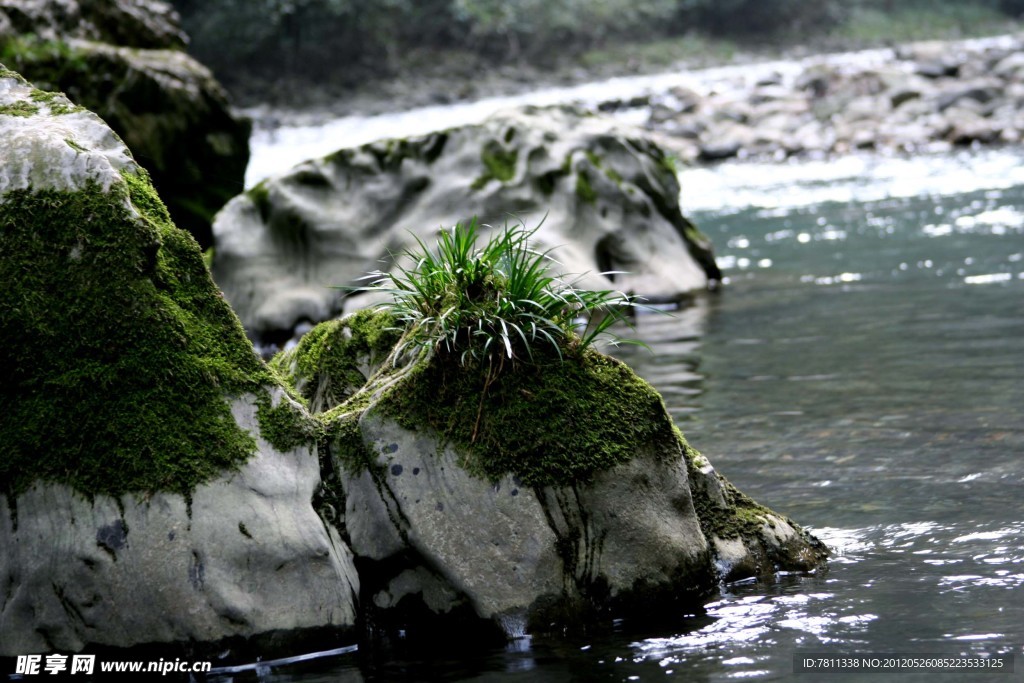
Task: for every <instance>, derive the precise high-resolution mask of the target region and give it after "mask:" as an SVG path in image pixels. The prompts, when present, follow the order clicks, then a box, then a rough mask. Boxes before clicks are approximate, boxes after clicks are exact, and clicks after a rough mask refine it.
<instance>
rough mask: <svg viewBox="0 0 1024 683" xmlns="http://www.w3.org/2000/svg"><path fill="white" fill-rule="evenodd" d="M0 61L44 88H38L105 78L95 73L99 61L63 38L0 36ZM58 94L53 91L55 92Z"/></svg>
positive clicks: (48, 88)
mask: <svg viewBox="0 0 1024 683" xmlns="http://www.w3.org/2000/svg"><path fill="white" fill-rule="evenodd" d="M0 63H3V64H6V65H7V66H9V67H12V68H13V69H14V70H15V71H17V72H19V73H21V74H23V75H25V76H27V77H28V78H29V79H30V80H31V81H32V82H33V83H35V84H36V85H38V86H41V88H42V90H41V91H39V92H42V91H46V90H54V89H59V84H61V83H65V82H72V81H76V80H77V81H79V82H82V83H91V82H94V81H97V80H98V79H101V78H102V76H100V75H99V74H97V73H96V66H97V65H95V64H92V65H90V62H89V56H88V54H87V53H86V52H84V51H82V50H79V49H77V48H75V47H73V46H71V45H70V44H68V43H65V42H63V41H59V40H42V39H40V38H38V37H36V36H34V35H21V36H10V37H7V38H6V39H0ZM4 75H5V76H6V75H7V74H6V73H5V74H4ZM56 94H57V93H51V95H53V96H56ZM33 99H35V98H33ZM36 101H45V100H36ZM63 106H66V107H68V108H69V109H71V108H73V109H75V110H80V109H81V108H79V107H72V105H70V104H68V105H63ZM54 113H55V114H57V113H67V112H63V111H62V112H54Z"/></svg>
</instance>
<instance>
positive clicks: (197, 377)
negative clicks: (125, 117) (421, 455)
mask: <svg viewBox="0 0 1024 683" xmlns="http://www.w3.org/2000/svg"><path fill="white" fill-rule="evenodd" d="M122 178H123V182H118V183H115V184H114V185H113V186H112V187H111V189H110V191H109V193H103V191H102V190H101V189H100V188H98V187H89V188H85V189H83V190H81V191H76V192H67V191H55V190H40V191H37V192H33V191H29V190H17V191H12V192H7V193H5V194H4V195H2V197H0V201H2V206H3V211H2V212H0V281H3V282H5V283H8V292H7V294H6V296H5V297H4V299H3V301H2V302H0V385H2V386H3V387H4V392H3V398H2V399H0V400H2V402H3V406H2V407H0V443H3V444H4V451H3V454H2V455H0V481H2V482H3V483H4V487H5V488H6V490H7V492H8V493H15V492H19V491H22V490H24V489H25V488H27V487H28V486H29V485H31V483H32V482H33V481H36V480H48V481H57V482H62V483H66V484H69V485H71V486H72V487H74V488H76V489H77V490H79V491H81V492H83V493H85V494H87V495H93V494H110V495H115V496H116V495H120V494H124V493H128V492H143V491H159V490H165V491H176V492H181V493H184V494H188V493H189V492H190V491H191V490H192V488H193V487H194V486H195V485H196V484H198V483H200V482H203V481H206V480H208V479H210V478H212V477H215V476H217V475H219V474H220V473H221V472H223V471H224V470H226V469H231V468H234V467H237V466H238V465H240V464H241V463H243V462H244V461H245V460H246V459H248V458H249V456H250V455H251V454H252V453H253V451H254V449H255V441H254V440H253V438H252V437H251V436H250V435H249V434H248V433H246V432H245V431H243V430H242V429H241V428H239V427H238V425H237V424H236V423H235V420H234V418H233V417H232V414H231V410H230V406H229V404H228V402H227V400H226V398H225V397H226V396H231V395H241V394H243V393H248V392H253V393H255V392H257V391H259V390H260V387H261V386H262V385H263V384H266V383H270V382H272V381H273V376H272V375H271V374H270V372H269V370H268V369H267V368H266V366H264V365H263V364H262V362H261V361H260V360H259V358H258V356H257V355H256V354H255V352H254V350H253V348H252V345H251V343H250V342H249V341H248V340H247V339H246V337H245V334H244V332H243V330H242V327H241V325H240V323H239V322H238V319H237V317H236V316H235V314H234V313H233V312H232V311H231V309H230V308H229V307H228V305H227V303H226V302H225V301H224V300H223V298H222V296H221V294H220V292H219V290H218V289H217V287H216V286H215V285H214V283H213V282H212V281H211V280H210V277H209V274H208V272H207V270H206V267H205V266H204V265H203V261H202V256H201V254H200V251H199V248H198V245H197V244H196V242H195V240H194V239H193V238H192V237H191V235H189V234H188V233H185V232H183V231H181V230H178V229H177V228H175V227H174V226H173V224H172V223H171V221H170V219H169V217H168V215H167V211H166V209H165V208H164V205H163V204H162V202H161V201H160V200H159V198H158V197H157V196H156V193H155V192H154V190H153V188H152V186H151V185H150V183H149V180H148V177H147V176H146V175H145V173H144V172H141V173H140V174H138V175H135V174H134V173H132V172H130V171H125V172H123V173H122ZM131 207H134V211H133V210H132V208H131Z"/></svg>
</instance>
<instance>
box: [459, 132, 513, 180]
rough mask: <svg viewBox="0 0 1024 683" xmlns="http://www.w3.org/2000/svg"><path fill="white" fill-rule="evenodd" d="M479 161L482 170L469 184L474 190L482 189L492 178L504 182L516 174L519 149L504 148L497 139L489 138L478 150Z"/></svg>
mask: <svg viewBox="0 0 1024 683" xmlns="http://www.w3.org/2000/svg"><path fill="white" fill-rule="evenodd" d="M480 161H481V162H483V165H484V172H483V173H482V174H481V175H480V177H478V178H477V179H476V180H474V181H473V184H472V185H471V186H470V187H472V188H473V189H474V190H479V189H482V188H483V187H484V186H485V185H486V184H487V183H489V182H490V181H492V180H497V181H500V182H503V183H506V182H508V181H510V180H512V178H514V177H515V174H516V163H517V162H518V161H519V150H517V149H505V147H503V146H502V145H501V143H499V142H498V141H497V140H490V141H488V143H487V144H486V145H484V147H483V149H481V150H480Z"/></svg>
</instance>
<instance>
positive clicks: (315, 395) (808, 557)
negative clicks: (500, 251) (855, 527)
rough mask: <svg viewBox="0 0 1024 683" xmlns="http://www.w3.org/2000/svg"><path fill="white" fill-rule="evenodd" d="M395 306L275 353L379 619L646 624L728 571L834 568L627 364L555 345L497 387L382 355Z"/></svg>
mask: <svg viewBox="0 0 1024 683" xmlns="http://www.w3.org/2000/svg"><path fill="white" fill-rule="evenodd" d="M388 315H389V314H387V313H383V312H370V311H362V312H360V313H358V314H357V315H356V316H354V317H348V318H345V319H343V320H341V321H332V322H328V323H323V324H321V325H320V326H318V327H317V328H314V330H313V331H312V332H310V333H309V334H308V335H307V336H306V337H304V338H303V340H302V341H301V342H300V344H299V346H298V347H297V348H296V349H293V350H290V351H288V352H285V353H283V354H280V355H279V356H277V357H276V358H275V360H274V364H275V365H276V366H277V367H278V369H279V370H281V371H282V372H283V373H285V374H287V375H288V376H290V377H291V378H292V379H293V380H295V381H296V387H297V389H299V390H300V391H302V392H303V393H304V395H305V396H307V398H310V399H311V400H313V402H314V404H315V405H316V410H318V411H319V415H320V417H321V418H322V419H323V420H324V421H325V423H326V429H327V432H328V435H329V437H328V444H329V447H330V451H329V452H330V453H331V461H330V462H331V469H332V473H331V474H330V475H326V476H325V482H324V486H325V489H324V494H323V495H322V497H321V499H320V500H321V505H322V510H323V514H324V516H325V517H326V518H328V519H332V520H333V521H334V524H335V525H336V526H337V527H338V528H339V529H344V536H345V538H346V540H347V541H348V543H349V544H350V546H351V548H352V549H353V552H354V553H355V555H356V563H357V566H359V567H360V568H361V579H362V583H361V586H362V591H363V592H362V600H361V604H362V608H363V609H364V610H366V614H367V615H368V616H367V619H368V621H369V622H372V623H374V624H376V625H377V626H378V627H380V628H382V629H385V630H387V629H395V630H396V631H397V630H399V629H401V630H404V631H406V632H407V633H408V634H417V635H426V636H427V637H429V634H430V633H432V632H433V633H436V632H437V630H438V629H439V628H443V630H444V632H445V633H450V632H451V629H455V628H458V627H462V628H465V629H466V630H468V631H470V632H475V633H477V634H480V633H481V627H480V620H484V621H486V622H489V623H490V624H491V625H492V626H493V627H494V629H493V630H494V631H495V632H500V631H502V630H503V631H505V633H507V634H521V633H522V632H523V631H524V630H528V631H532V632H537V631H545V630H549V629H552V628H554V629H560V628H561V627H563V626H566V625H571V624H573V623H583V622H587V621H588V620H594V619H597V620H598V621H600V619H601V616H600V615H605V616H607V615H615V616H629V615H636V616H638V617H641V618H643V619H654V618H657V617H659V616H667V615H672V614H676V615H678V614H681V613H682V610H684V608H686V607H692V606H694V605H695V604H699V603H700V602H701V601H702V600H704V599H706V598H707V597H708V596H709V595H710V593H711V592H712V591H713V590H714V588H715V587H716V586H717V581H718V580H721V579H730V580H731V579H739V578H744V577H749V576H767V575H771V574H773V573H774V572H776V571H778V570H780V569H786V570H810V569H813V568H814V567H816V566H817V565H819V564H820V563H821V562H822V561H823V560H824V558H825V556H826V554H827V551H826V550H825V548H824V546H822V545H821V544H820V543H819V542H818V541H817V540H816V539H814V538H813V537H811V536H810V535H808V534H807V533H806V532H804V531H802V530H801V529H800V528H799V527H798V526H796V525H795V524H794V523H792V522H790V521H789V520H786V519H783V518H781V517H780V516H778V515H776V514H775V513H772V512H771V511H769V510H767V509H766V508H763V507H761V506H759V505H757V504H756V503H754V502H753V501H751V500H750V499H749V498H747V497H746V496H744V495H743V494H741V493H739V492H738V491H736V490H735V489H734V488H733V487H732V486H731V485H730V484H729V483H728V482H727V481H725V480H724V479H723V478H721V477H720V476H719V475H718V474H717V473H715V471H714V470H713V469H712V468H711V466H710V464H709V463H708V461H707V460H706V459H705V458H703V457H702V456H701V455H699V454H698V453H697V452H696V451H694V450H693V449H692V448H690V447H689V446H688V445H687V444H686V442H685V440H684V439H683V437H682V435H681V434H680V433H679V432H678V431H677V430H676V429H675V428H674V426H673V424H672V421H671V418H670V417H669V416H668V414H667V413H666V411H665V407H664V404H663V403H662V400H661V397H660V396H659V395H658V394H657V392H655V391H654V389H653V388H651V387H650V386H649V385H648V384H647V383H646V382H644V381H643V380H641V379H639V378H638V377H636V376H635V375H634V374H633V373H632V371H631V370H629V368H628V367H626V366H625V365H624V364H622V363H620V362H619V361H616V360H613V359H611V358H609V357H607V356H602V355H600V354H598V353H596V352H593V351H586V352H582V353H580V354H576V355H571V356H567V357H566V360H565V361H564V362H562V361H560V360H559V359H558V358H557V357H556V356H553V355H552V357H551V358H549V359H548V360H547V361H543V362H541V363H539V364H537V365H533V364H530V363H524V364H523V365H521V366H516V367H515V368H514V369H512V370H509V371H506V372H504V373H502V374H501V375H499V376H498V379H497V380H495V381H493V383H488V381H487V380H486V379H485V377H484V374H485V373H484V372H483V371H482V369H480V368H475V369H474V368H471V367H470V368H467V367H463V366H461V365H459V364H458V362H457V361H455V360H453V359H451V358H448V359H446V358H444V357H443V356H440V355H434V356H432V357H430V358H429V359H424V358H420V359H418V360H416V361H414V362H412V363H411V364H406V365H404V366H403V365H402V363H403V362H407V360H406V361H403V360H401V359H400V358H398V357H396V356H394V355H392V356H390V357H388V356H387V352H386V348H387V347H388V346H389V343H390V344H393V343H394V337H393V336H392V337H391V338H390V339H389V338H387V337H386V336H385V335H382V334H381V332H382V331H384V330H386V329H387V328H388V327H389V325H391V324H393V323H391V322H390V319H389V318H388ZM396 362H397V363H398V365H399V366H401V367H398V368H396V367H395V366H394V364H395V363H396ZM361 380H362V381H364V382H365V384H364V385H362V386H360V381H361ZM485 385H486V388H485ZM439 622H441V623H444V626H443V627H441V626H439Z"/></svg>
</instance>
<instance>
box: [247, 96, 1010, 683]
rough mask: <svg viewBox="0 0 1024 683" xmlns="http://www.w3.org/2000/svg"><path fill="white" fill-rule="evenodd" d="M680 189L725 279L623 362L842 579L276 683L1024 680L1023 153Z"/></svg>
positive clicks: (726, 180)
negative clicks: (565, 634) (653, 624)
mask: <svg viewBox="0 0 1024 683" xmlns="http://www.w3.org/2000/svg"><path fill="white" fill-rule="evenodd" d="M618 94H619V93H618V92H616V93H613V95H618ZM397 116H398V117H399V120H401V117H407V116H408V114H402V115H397ZM396 125H397V124H396ZM306 132H307V133H308V131H306ZM293 133H295V135H299V134H300V132H296V131H293ZM302 134H305V133H302ZM290 135H291V134H290V133H288V132H287V131H279V132H278V134H277V136H278V137H277V138H276V139H277V140H278V141H285V144H286V146H287V141H289V140H291V139H292V138H291V137H290ZM269 140H270V138H267V139H266V141H265V142H266V144H268V145H270V142H269ZM268 149H270V147H268ZM324 151H325V152H326V151H329V150H324ZM260 154H263V155H266V154H267V150H266V149H264V150H263V151H262V152H260ZM262 158H264V159H266V158H269V156H263V157H262ZM260 163H263V162H260ZM681 183H682V188H683V192H682V204H683V207H684V211H686V212H687V213H688V214H689V215H690V216H691V218H693V219H694V220H695V222H696V223H697V224H698V225H699V226H700V227H701V229H702V230H703V231H704V232H706V233H707V234H708V235H709V236H710V237H711V238H712V240H713V241H714V243H715V245H716V253H717V256H718V260H719V263H720V265H721V266H722V268H723V270H724V272H725V274H726V276H727V282H726V284H725V286H724V287H723V288H722V289H721V290H720V291H719V292H717V293H713V294H708V295H702V296H700V297H698V299H697V301H696V303H695V305H694V306H693V307H691V308H688V309H686V310H683V311H679V312H677V313H676V315H675V316H673V317H667V316H655V315H649V316H642V317H641V318H640V320H639V326H638V331H637V335H638V336H639V337H641V338H642V339H644V340H646V341H647V342H648V344H649V346H650V348H651V350H650V352H648V351H645V350H643V349H637V350H625V351H623V352H622V355H623V356H624V357H625V358H626V359H627V360H628V361H629V362H630V363H631V364H632V365H633V366H634V367H635V368H636V369H637V371H638V372H640V374H642V375H643V376H645V377H647V378H648V379H649V380H650V381H651V382H652V383H653V384H654V385H655V386H656V387H657V388H658V389H659V390H660V391H661V392H662V393H663V395H664V396H665V400H666V403H667V405H668V406H669V409H670V410H671V412H672V414H673V416H674V417H675V419H676V421H677V423H678V424H679V426H680V428H681V429H683V431H684V432H685V433H686V435H687V438H688V439H689V441H690V443H691V444H692V445H694V446H695V447H696V448H697V449H698V450H700V451H702V452H703V453H704V454H705V455H707V456H708V457H709V458H710V459H711V460H712V462H713V463H714V464H715V465H716V467H717V468H718V469H719V471H720V472H722V473H723V474H725V475H726V476H727V477H729V478H730V480H731V481H732V482H733V483H734V484H736V485H737V486H738V487H739V488H740V489H741V490H743V491H745V492H746V493H748V494H750V495H751V496H752V497H753V498H755V499H756V500H758V501H760V502H762V503H764V504H766V505H768V506H770V507H773V508H774V509H776V510H777V511H779V512H782V513H784V514H786V515H788V516H790V517H792V518H793V519H795V520H797V521H798V522H800V523H802V524H804V525H805V526H807V527H808V528H810V529H811V530H812V531H813V532H814V533H816V534H817V535H818V536H819V537H820V538H822V539H823V540H824V541H825V542H826V543H828V544H829V545H830V546H831V547H832V549H833V550H834V557H833V559H832V560H831V561H830V562H829V565H828V568H827V569H825V570H823V571H820V572H817V573H815V574H814V575H810V576H803V575H780V576H778V577H777V578H776V579H775V580H774V581H771V582H757V581H749V582H743V583H739V584H733V585H727V586H722V587H721V591H720V594H719V595H717V596H715V597H714V598H713V600H712V602H710V604H708V605H707V606H706V607H705V609H704V610H703V611H702V612H701V613H699V614H694V615H689V616H687V617H686V618H685V619H684V620H683V621H682V622H681V624H677V625H674V626H673V627H671V629H669V630H667V631H664V630H662V631H655V632H649V633H637V632H635V631H631V630H629V629H628V628H627V625H624V626H623V627H622V629H620V630H617V631H615V632H613V633H610V634H608V635H605V636H601V637H600V638H596V639H593V640H586V641H575V640H574V641H566V640H562V639H539V638H537V639H529V638H525V639H521V640H519V641H516V642H514V643H512V644H511V645H509V646H508V647H507V648H503V649H501V648H499V649H496V650H493V651H486V652H474V653H466V652H458V651H456V652H455V653H452V652H446V653H438V654H436V655H431V654H429V653H428V654H424V653H405V654H403V653H390V654H389V655H388V656H386V657H383V658H380V659H374V658H371V657H368V656H365V655H364V656H362V657H360V656H359V655H345V656H342V657H337V658H334V659H328V660H323V661H320V662H319V663H307V664H305V665H302V666H301V667H281V668H277V669H271V670H270V671H267V672H264V673H262V674H260V675H259V679H260V680H265V681H301V682H303V683H313V682H316V683H321V682H327V681H352V682H355V681H394V680H397V681H422V680H438V681H632V680H640V681H648V680H673V681H728V680H738V679H753V680H771V681H778V680H787V681H788V680H792V681H815V680H842V681H859V680H907V679H909V680H921V679H922V677H923V676H924V675H925V674H916V675H913V676H911V675H909V674H907V673H902V674H900V673H889V674H879V673H861V674H857V673H846V674H844V675H842V676H839V678H838V679H836V678H834V676H833V675H832V674H803V673H796V672H795V665H794V656H803V653H827V654H828V655H830V656H838V655H841V654H861V655H882V654H889V653H900V654H907V655H910V654H916V655H931V656H943V657H952V656H958V655H964V656H968V655H990V654H1013V655H1015V658H1016V661H1015V665H1016V673H1013V674H1011V673H1005V672H1002V673H986V674H966V673H964V672H959V673H948V674H930V676H931V677H932V678H934V679H937V680H939V681H945V680H948V681H959V680H974V679H977V680H985V681H993V682H995V681H1006V680H1024V648H1022V646H1024V504H1022V500H1024V457H1022V456H1024V153H1022V151H1021V150H1020V149H1001V150H973V151H972V150H968V151H962V152H956V153H947V154H940V155H931V156H920V157H913V158H906V157H880V156H852V157H846V158H843V159H838V160H834V161H806V162H791V163H782V164H772V165H768V164H754V163H742V162H735V163H729V164H724V165H719V166H715V167H711V168H703V169H687V170H684V171H683V172H682V174H681Z"/></svg>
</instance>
